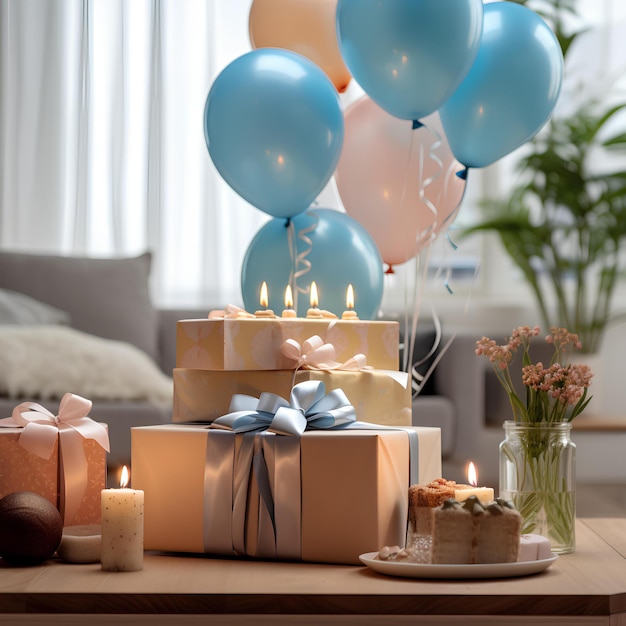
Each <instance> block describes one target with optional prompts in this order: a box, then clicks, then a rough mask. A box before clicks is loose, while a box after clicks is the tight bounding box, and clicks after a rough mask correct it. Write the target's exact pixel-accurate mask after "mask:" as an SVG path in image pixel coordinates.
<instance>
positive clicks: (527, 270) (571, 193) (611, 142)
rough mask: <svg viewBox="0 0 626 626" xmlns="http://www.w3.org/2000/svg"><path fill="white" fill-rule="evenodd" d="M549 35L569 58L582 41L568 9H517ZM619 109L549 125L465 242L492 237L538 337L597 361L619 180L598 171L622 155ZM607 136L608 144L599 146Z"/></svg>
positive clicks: (618, 240) (603, 108) (566, 1)
mask: <svg viewBox="0 0 626 626" xmlns="http://www.w3.org/2000/svg"><path fill="white" fill-rule="evenodd" d="M517 1H518V2H519V3H520V4H526V5H528V7H529V8H531V9H533V10H535V11H536V12H537V13H539V14H540V15H542V17H544V19H545V20H546V21H547V22H548V23H549V24H550V25H551V26H552V28H553V30H554V32H555V34H556V36H557V38H558V40H559V42H560V44H561V47H562V49H563V54H564V56H565V57H566V58H567V53H568V51H569V49H570V46H571V45H572V43H573V42H574V41H575V39H576V38H577V37H578V36H580V35H581V34H582V33H583V32H584V31H583V30H576V31H574V32H568V31H567V28H566V24H567V23H571V20H572V18H575V17H576V16H577V12H576V6H575V4H576V0H517ZM624 107H626V103H620V104H617V105H615V106H607V105H606V104H603V103H602V101H601V100H600V99H599V98H597V97H596V98H591V99H589V100H587V101H586V102H585V103H584V104H582V105H580V106H578V107H577V108H576V109H575V111H574V112H573V113H571V114H568V115H566V116H558V115H555V116H554V117H553V119H552V120H551V121H550V122H549V123H548V124H547V125H546V127H545V128H544V129H543V130H542V131H541V132H540V133H539V134H538V135H537V136H536V137H535V138H534V139H533V140H532V141H531V142H529V144H528V146H527V152H525V154H524V156H523V157H522V158H521V159H520V161H519V163H518V166H517V167H518V172H519V180H518V182H517V183H516V185H515V186H514V188H513V190H512V191H511V192H510V194H509V195H508V196H507V197H506V198H502V199H491V200H488V201H486V202H484V203H483V209H484V213H483V218H484V219H483V220H482V221H481V222H480V223H478V224H476V225H473V226H470V227H469V228H468V229H466V230H465V233H466V234H467V233H476V232H481V231H482V232H484V231H491V232H495V233H497V234H498V235H499V238H500V240H501V242H502V244H503V246H504V249H505V250H506V252H507V253H508V254H509V255H510V257H511V259H512V260H513V262H514V263H515V264H516V265H517V266H518V267H519V268H520V269H521V271H522V273H523V276H524V278H525V279H526V281H527V283H528V285H529V286H530V288H531V290H532V292H533V294H534V296H535V299H536V301H537V304H538V307H539V310H540V314H541V316H542V319H543V324H544V325H545V326H546V327H551V326H561V327H567V328H569V329H570V330H571V331H572V332H574V333H576V334H577V335H578V336H579V337H580V340H581V342H582V349H583V351H585V352H588V353H594V352H597V351H598V349H599V346H600V343H601V340H602V337H603V334H604V332H605V330H606V328H607V325H608V324H609V323H610V322H613V321H615V320H616V319H618V318H620V317H624V315H617V314H616V313H615V312H614V311H613V310H612V306H613V299H614V295H615V289H616V286H617V283H618V280H619V278H620V275H621V274H622V272H623V264H624V259H623V258H620V253H619V250H620V247H621V246H622V245H623V244H626V171H623V170H617V171H616V170H615V169H611V167H610V161H609V165H608V166H601V169H598V167H599V164H601V163H603V162H606V161H607V159H606V158H605V157H606V153H608V152H609V151H619V152H621V154H622V155H624V154H626V132H624V129H621V130H620V131H619V132H617V133H615V132H612V133H609V131H610V129H611V125H612V123H613V122H614V118H615V116H616V115H617V114H618V113H619V112H620V111H621V110H622V109H623V108H624ZM607 133H609V136H608V137H607Z"/></svg>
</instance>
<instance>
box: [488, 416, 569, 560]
mask: <svg viewBox="0 0 626 626" xmlns="http://www.w3.org/2000/svg"><path fill="white" fill-rule="evenodd" d="M571 429H572V425H571V423H569V422H564V423H556V424H547V423H541V422H539V423H533V424H524V423H519V422H513V421H507V422H504V431H505V439H504V441H503V442H502V443H501V444H500V497H502V498H505V499H507V500H511V501H512V502H513V504H514V505H515V508H516V509H517V510H518V511H519V512H520V514H521V516H522V520H523V521H522V534H527V533H534V534H538V535H543V536H544V537H547V538H548V539H549V540H550V544H551V546H552V552H555V553H557V554H568V553H570V552H574V550H575V548H576V534H575V523H576V444H575V443H574V442H573V441H572V440H571V438H570V431H571Z"/></svg>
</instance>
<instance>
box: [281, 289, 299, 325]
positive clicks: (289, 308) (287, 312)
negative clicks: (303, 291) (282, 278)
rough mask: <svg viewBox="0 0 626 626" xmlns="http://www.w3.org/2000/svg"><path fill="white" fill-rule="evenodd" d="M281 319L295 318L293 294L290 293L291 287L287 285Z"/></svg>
mask: <svg viewBox="0 0 626 626" xmlns="http://www.w3.org/2000/svg"><path fill="white" fill-rule="evenodd" d="M283 317H291V318H293V317H296V312H295V311H294V309H293V293H292V291H291V285H287V287H286V289H285V308H284V310H283Z"/></svg>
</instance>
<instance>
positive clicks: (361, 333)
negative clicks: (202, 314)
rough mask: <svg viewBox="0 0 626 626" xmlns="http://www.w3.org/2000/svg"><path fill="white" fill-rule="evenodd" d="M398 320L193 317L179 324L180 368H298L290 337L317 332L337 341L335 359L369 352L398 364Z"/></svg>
mask: <svg viewBox="0 0 626 626" xmlns="http://www.w3.org/2000/svg"><path fill="white" fill-rule="evenodd" d="M399 328H400V327H399V324H398V323H397V322H383V321H361V320H355V321H343V320H316V319H306V318H276V319H189V320H180V321H178V323H177V325H176V367H181V368H189V369H205V370H282V369H289V368H293V367H294V365H293V361H290V360H289V359H288V358H287V357H285V356H284V355H283V353H282V352H281V346H282V344H283V342H284V341H285V340H287V339H294V340H295V341H298V342H300V343H302V342H304V341H306V340H307V339H309V338H310V337H312V336H314V335H319V336H320V337H322V338H323V339H324V341H326V342H329V343H332V344H333V345H334V346H335V349H336V356H335V358H336V360H338V361H347V360H348V359H350V358H352V357H353V356H354V355H355V354H364V355H365V356H366V358H367V364H368V365H370V366H371V367H375V368H377V369H383V370H397V369H398V365H399V348H398V346H399Z"/></svg>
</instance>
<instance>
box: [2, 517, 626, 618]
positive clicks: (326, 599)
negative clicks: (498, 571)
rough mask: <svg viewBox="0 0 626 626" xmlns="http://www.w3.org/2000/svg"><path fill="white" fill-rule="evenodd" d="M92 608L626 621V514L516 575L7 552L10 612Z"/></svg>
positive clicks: (98, 612)
mask: <svg viewBox="0 0 626 626" xmlns="http://www.w3.org/2000/svg"><path fill="white" fill-rule="evenodd" d="M86 613H88V614H91V616H90V617H89V618H88V619H89V621H93V622H94V623H95V622H97V623H104V622H103V621H98V620H103V619H104V617H103V616H107V615H109V616H111V619H112V620H113V618H114V617H115V616H116V615H117V616H118V617H117V618H115V620H114V621H115V622H116V623H118V624H119V623H120V622H119V616H120V615H136V616H143V619H147V616H150V615H152V616H153V619H154V616H155V614H160V615H161V616H165V615H170V616H172V617H173V618H174V617H175V618H176V620H175V622H176V623H177V624H184V623H192V622H185V621H184V620H183V619H182V616H185V615H187V616H192V615H196V616H199V615H200V616H204V619H205V623H206V616H207V615H208V614H217V615H221V616H226V615H231V616H234V615H239V616H248V617H250V616H251V615H253V614H254V615H261V616H270V615H272V614H274V615H275V614H281V615H283V616H284V615H289V616H292V617H293V619H292V620H291V621H289V622H283V621H276V619H274V620H273V623H296V621H295V618H296V616H307V615H308V616H309V617H308V618H307V619H306V621H305V622H301V623H307V624H312V623H318V622H317V621H316V622H313V621H312V619H311V617H310V616H312V615H317V616H320V617H321V616H328V615H335V616H352V617H353V618H354V619H356V618H358V620H357V621H356V622H355V623H360V624H366V623H376V621H373V622H370V621H368V619H373V618H375V617H376V616H383V615H385V616H396V617H401V616H413V619H412V623H420V621H421V623H429V624H431V623H435V622H433V621H428V622H425V621H423V620H424V618H426V617H428V616H430V618H429V619H431V620H432V619H434V618H435V616H442V615H449V616H458V619H459V620H463V621H464V622H465V623H466V624H467V623H470V622H468V616H478V615H485V616H493V619H496V617H497V616H500V617H498V618H497V621H494V622H493V623H498V622H501V621H502V619H503V616H507V623H518V622H515V620H514V619H513V620H512V619H511V617H512V616H522V615H523V616H561V617H560V618H559V619H561V620H562V619H563V616H569V617H571V619H568V621H567V623H572V624H575V623H578V621H580V619H583V618H584V619H586V620H587V621H584V622H582V621H581V622H580V623H585V624H590V623H594V624H595V623H606V624H609V623H610V624H612V625H613V624H626V519H605V518H603V519H600V518H598V519H591V518H590V519H584V520H578V521H577V550H576V552H575V553H574V554H571V555H563V556H560V557H559V558H558V559H557V561H556V562H555V563H554V564H553V565H552V566H551V567H550V568H549V569H547V570H546V571H545V572H543V573H540V574H537V575H532V576H526V577H519V578H508V579H492V580H454V581H453V580H422V579H405V578H394V577H389V576H383V575H380V574H377V573H375V572H373V571H371V570H370V569H369V568H366V567H360V566H335V565H321V564H309V563H281V562H278V563H275V562H261V561H243V560H236V559H232V560H228V559H216V558H211V557H204V556H189V555H185V556H177V555H176V556H175V555H164V554H152V553H150V554H146V556H145V561H144V569H143V571H141V572H130V573H111V572H103V571H101V569H100V565H99V564H89V565H70V564H66V563H62V562H59V561H56V560H51V561H48V562H46V563H44V564H42V565H40V566H36V567H29V568H20V567H11V566H9V565H8V564H6V563H3V562H2V560H0V623H3V624H4V623H6V621H7V620H8V618H9V617H11V618H14V623H28V624H34V623H40V622H38V621H33V619H32V618H33V617H37V616H43V615H46V614H47V615H50V614H66V615H70V616H71V615H75V616H78V614H83V617H82V618H81V619H82V620H83V623H84V619H85V618H84V614H86ZM92 616H93V617H94V619H93V620H92ZM20 617H23V618H24V621H20V619H19V618H20ZM26 617H29V620H26ZM96 618H97V619H96ZM596 618H597V620H596ZM550 619H552V618H550ZM550 619H548V621H546V622H545V623H548V622H549V621H550ZM590 619H591V620H592V621H589V620H590ZM622 619H623V620H624V621H622ZM594 620H595V621H594ZM598 620H600V621H598ZM391 621H392V620H390V619H385V621H384V623H391ZM454 621H455V620H454V619H452V620H450V619H447V620H446V621H445V622H436V623H453V622H454ZM63 623H71V620H69V619H67V620H65V621H64V622H63ZM77 623H78V622H77ZM107 623H108V622H107ZM123 623H127V622H126V621H125V622H123ZM128 623H130V622H128ZM148 623H150V622H148ZM152 623H157V622H155V621H152ZM158 623H161V622H160V621H159V622H158ZM193 623H200V622H193ZM212 623H214V622H212ZM223 623H228V624H231V623H235V622H232V621H228V622H223ZM237 623H240V622H237ZM241 623H248V622H245V621H244V622H241ZM255 623H266V622H262V621H261V622H260V621H258V619H257V620H256V622H255ZM267 623H272V622H267ZM299 623H300V622H299ZM320 623H321V621H320ZM332 623H342V624H343V623H347V622H344V621H341V622H336V621H333V622H332ZM380 623H383V622H380ZM402 623H406V622H402ZM471 623H473V622H471ZM476 623H478V622H476ZM481 623H489V621H486V620H482V622H481ZM519 623H529V622H519ZM533 623H534V624H537V621H536V620H535V621H534V622H533ZM542 623H543V622H542ZM555 623H557V622H555ZM558 623H563V622H562V621H561V622H558Z"/></svg>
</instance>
